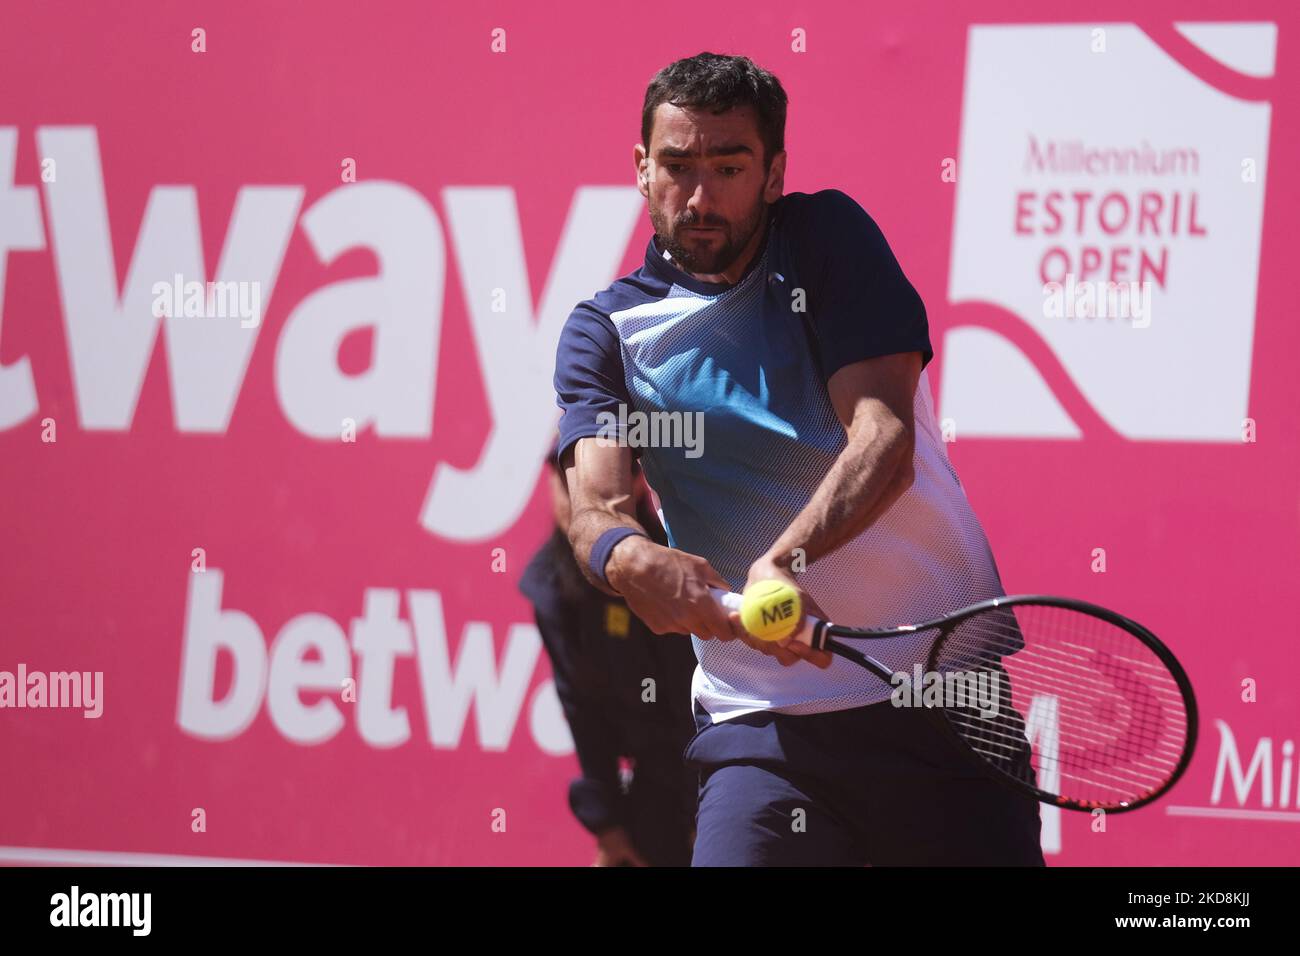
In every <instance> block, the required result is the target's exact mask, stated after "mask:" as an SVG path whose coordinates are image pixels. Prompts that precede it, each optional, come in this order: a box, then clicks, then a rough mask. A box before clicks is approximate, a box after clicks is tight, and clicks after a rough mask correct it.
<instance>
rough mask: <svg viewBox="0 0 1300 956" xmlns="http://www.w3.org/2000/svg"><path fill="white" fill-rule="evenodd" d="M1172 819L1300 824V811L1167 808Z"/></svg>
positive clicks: (1166, 810)
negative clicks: (1212, 818) (1208, 818)
mask: <svg viewBox="0 0 1300 956" xmlns="http://www.w3.org/2000/svg"><path fill="white" fill-rule="evenodd" d="M1165 813H1167V814H1168V815H1169V816H1171V817H1225V818H1227V819H1229V820H1280V821H1284V822H1286V823H1300V810H1235V809H1233V808H1232V807H1166V808H1165Z"/></svg>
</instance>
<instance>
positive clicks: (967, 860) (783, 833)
mask: <svg viewBox="0 0 1300 956" xmlns="http://www.w3.org/2000/svg"><path fill="white" fill-rule="evenodd" d="M696 726H697V727H698V728H699V730H698V732H697V733H696V735H695V737H694V738H692V740H691V742H690V744H689V745H688V746H687V748H686V753H685V757H686V760H687V762H688V764H690V765H691V766H692V767H694V768H696V769H697V770H698V771H699V777H700V799H699V808H698V810H697V813H696V824H695V825H696V834H695V849H694V855H693V858H692V861H691V864H692V865H693V866H1043V865H1044V861H1043V853H1042V849H1041V847H1040V845H1039V838H1040V822H1039V814H1038V808H1039V805H1038V801H1036V800H1034V799H1033V798H1031V797H1027V796H1021V795H1020V794H1018V793H1016V792H1015V791H1014V790H1012V789H1011V788H1010V787H1008V786H1006V785H1005V784H1002V783H999V782H998V781H997V780H994V779H992V778H991V777H990V776H989V775H988V774H986V773H985V772H984V771H982V770H981V769H980V768H979V767H978V766H976V765H973V764H971V763H969V762H968V760H967V758H964V757H962V756H961V754H960V753H958V752H957V751H956V750H955V749H954V745H953V743H952V742H951V741H949V740H947V739H945V738H944V737H943V735H942V731H940V730H939V729H938V728H937V727H935V726H933V725H932V724H931V722H930V719H929V718H928V717H927V715H926V714H925V713H924V712H922V711H920V710H916V709H910V708H905V707H895V706H894V705H893V704H892V703H891V702H890V701H883V702H881V703H879V704H872V705H871V706H869V707H857V708H853V709H851V710H839V711H831V712H829V713H824V714H810V715H805V716H793V715H789V714H777V713H773V712H771V711H760V712H757V713H752V714H745V715H743V716H741V717H734V718H732V719H730V720H726V721H722V722H719V723H717V724H710V722H709V717H708V715H707V714H704V713H703V712H702V711H701V710H700V709H699V705H698V704H697V705H696Z"/></svg>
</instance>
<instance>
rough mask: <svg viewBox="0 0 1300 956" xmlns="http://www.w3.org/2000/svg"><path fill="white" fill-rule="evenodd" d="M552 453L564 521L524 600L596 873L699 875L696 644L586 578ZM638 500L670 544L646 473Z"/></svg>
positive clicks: (538, 560) (526, 581)
mask: <svg viewBox="0 0 1300 956" xmlns="http://www.w3.org/2000/svg"><path fill="white" fill-rule="evenodd" d="M554 451H555V450H554V449H552V453H551V454H550V455H549V456H548V464H549V467H548V468H547V478H548V481H549V485H550V491H551V504H552V509H553V513H554V518H555V522H554V525H553V527H552V529H551V536H550V538H549V539H548V540H547V541H546V543H545V544H543V545H542V547H541V549H540V550H538V552H537V553H536V554H535V555H534V556H533V558H532V560H531V561H530V562H529V564H528V567H527V568H525V570H524V573H523V576H522V577H521V579H520V582H519V590H520V591H521V592H522V593H523V594H524V596H525V597H527V598H528V600H529V601H530V602H532V604H533V609H534V615H535V617H536V620H537V630H538V631H539V632H540V634H541V637H542V643H543V644H544V645H545V647H546V652H547V654H548V655H549V656H550V659H551V669H552V671H553V672H554V675H555V689H556V691H557V693H558V695H559V698H560V704H561V706H562V707H563V708H564V715H565V717H566V718H567V720H568V722H569V730H570V732H571V733H572V735H573V742H574V747H575V749H576V751H577V756H578V764H579V766H580V767H581V771H582V775H581V776H580V777H578V778H577V779H576V780H574V781H573V782H572V783H571V784H570V785H569V806H570V808H572V810H573V813H574V816H576V817H577V818H578V821H579V822H580V823H581V824H582V825H583V826H584V827H586V828H587V830H589V831H590V832H591V833H592V834H593V835H594V836H595V837H596V844H597V853H596V860H595V864H594V865H595V866H689V865H690V862H691V845H692V841H693V838H694V825H695V803H696V796H697V787H698V782H699V781H698V775H697V773H696V772H695V771H694V770H691V769H689V768H687V766H686V764H685V761H684V759H683V755H682V754H683V750H684V748H685V747H686V745H687V743H688V742H689V741H690V739H691V737H692V736H693V734H694V733H695V726H694V721H693V718H692V716H691V676H692V674H693V672H694V670H695V663H696V661H695V651H694V649H693V648H692V646H691V641H690V637H689V636H688V635H684V634H670V635H656V634H654V633H653V632H651V631H650V629H649V628H647V627H646V626H645V624H643V623H642V622H641V620H640V619H639V618H637V617H636V616H635V615H633V614H632V612H631V611H630V610H628V607H627V604H626V603H625V602H624V601H623V600H622V599H621V598H617V597H611V596H610V595H607V594H604V593H602V592H601V591H599V590H598V589H596V588H595V587H593V586H592V585H591V584H589V583H588V582H587V580H586V578H584V577H583V575H582V572H581V571H580V570H579V569H578V566H577V564H576V562H575V560H574V557H573V549H572V547H571V546H570V545H569V538H568V531H569V494H568V490H567V489H566V488H565V485H564V478H563V476H562V475H561V474H560V471H559V469H558V465H557V464H556V460H555V453H554ZM635 494H636V508H637V515H638V519H639V521H640V523H641V525H642V527H644V528H646V529H648V530H649V532H650V534H651V535H652V536H655V540H658V541H659V542H660V543H662V544H664V545H665V546H666V545H667V544H668V540H667V536H666V535H665V534H664V532H663V528H662V526H661V525H660V523H659V518H658V516H657V515H656V513H655V508H654V503H653V501H652V499H651V496H650V489H649V487H648V486H647V485H646V483H645V479H644V477H643V476H641V475H640V474H639V473H638V475H637V478H636V483H635ZM651 681H653V683H650V682H651ZM623 758H626V761H627V763H628V764H630V765H631V773H630V779H629V775H628V774H627V773H626V772H624V771H623V770H622V769H621V764H622V763H623Z"/></svg>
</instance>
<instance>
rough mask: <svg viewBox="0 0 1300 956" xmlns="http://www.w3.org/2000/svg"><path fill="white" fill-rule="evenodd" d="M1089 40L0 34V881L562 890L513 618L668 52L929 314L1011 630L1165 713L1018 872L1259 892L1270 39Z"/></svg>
mask: <svg viewBox="0 0 1300 956" xmlns="http://www.w3.org/2000/svg"><path fill="white" fill-rule="evenodd" d="M1085 12H1086V14H1087V15H1088V17H1090V18H1091V19H1088V20H1084V19H1082V17H1083V15H1084V13H1085ZM1132 16H1133V13H1132V6H1131V5H1130V4H1120V3H1089V4H1086V5H1085V6H1084V7H1083V8H1080V6H1079V5H1078V4H1067V3H1052V4H1043V5H1040V6H1037V7H1034V8H1032V10H1031V9H1029V8H1026V7H1025V5H1023V4H1020V3H1014V2H997V0H979V2H975V3H964V4H960V5H957V4H952V5H946V4H937V3H920V4H910V5H902V6H900V7H899V8H898V9H897V10H896V11H891V12H889V13H882V12H879V11H870V12H868V11H866V10H864V9H863V8H862V7H861V5H859V4H854V3H848V2H845V3H828V4H825V5H819V6H818V7H817V8H816V9H815V10H813V9H806V10H805V9H803V8H799V7H796V8H790V7H788V6H786V5H781V4H773V3H766V2H764V3H760V4H759V5H757V6H753V7H750V8H748V10H747V12H746V14H745V15H744V16H736V15H735V12H734V11H732V10H730V9H727V10H715V9H714V8H708V7H706V8H700V9H698V10H692V12H691V16H690V17H689V18H687V19H683V20H682V21H681V23H680V25H675V26H670V25H668V24H661V23H659V22H658V21H656V20H655V19H654V18H651V19H649V20H647V19H645V18H643V17H633V16H632V15H631V13H630V12H629V13H627V14H626V15H622V16H619V17H618V18H615V17H613V16H611V8H610V7H608V5H603V4H600V3H594V2H591V3H586V2H584V3H574V4H568V5H565V6H564V7H563V8H561V9H558V10H556V9H552V8H550V7H544V6H538V5H536V4H508V5H505V6H500V7H494V8H493V10H492V11H491V12H490V13H481V12H479V11H477V10H476V9H474V8H472V6H471V7H469V8H464V9H462V8H456V7H450V6H447V7H439V6H437V5H435V6H432V7H431V6H430V5H428V4H424V3H414V2H403V3H391V4H384V5H382V6H381V7H379V8H369V7H358V6H357V5H355V4H343V3H335V2H321V3H316V4H312V5H310V6H307V7H304V6H299V5H296V4H289V3H284V2H272V3H248V2H238V3H231V4H221V5H217V4H213V5H210V6H209V5H199V6H193V5H185V7H183V8H182V7H180V6H174V7H173V6H164V7H162V8H161V9H159V10H153V11H146V10H144V9H143V8H142V7H136V6H134V5H130V6H127V7H119V6H104V5H99V4H86V3H64V2H46V3H40V4H10V5H9V7H8V8H7V9H6V11H5V14H4V23H3V28H0V90H3V91H4V95H3V97H2V98H0V293H2V294H3V299H0V306H2V311H0V460H2V461H3V470H2V471H0V541H3V558H0V685H2V684H3V676H2V675H3V673H8V674H10V675H12V681H13V685H14V686H17V682H18V677H19V672H20V669H21V672H22V674H23V675H25V676H24V678H23V683H24V686H27V687H30V686H33V680H34V681H35V685H43V686H44V687H45V691H44V692H43V693H42V694H41V695H40V696H39V698H36V697H32V696H31V694H28V696H27V697H25V698H24V699H23V701H22V703H23V705H24V706H21V707H19V706H17V700H16V699H15V701H14V702H13V703H12V704H9V705H6V706H4V707H3V708H0V766H3V767H4V769H5V771H6V776H7V782H6V785H5V786H4V787H3V788H0V861H3V860H16V859H56V858H69V859H89V858H90V857H88V856H87V854H88V853H89V852H91V851H101V852H108V853H113V854H141V855H144V856H141V857H125V856H123V857H116V858H120V859H148V858H151V857H152V858H157V857H158V855H180V856H191V857H200V858H223V859H227V858H228V859H256V860H285V861H312V862H334V863H359V864H470V865H480V864H482V865H495V864H585V863H588V862H590V859H591V856H592V847H591V841H590V838H589V837H588V836H587V834H586V833H585V832H584V831H583V830H582V829H581V828H580V827H579V826H578V825H577V823H576V822H575V821H574V820H573V819H572V818H571V816H570V814H569V811H568V808H567V805H566V799H565V789H566V781H567V780H568V778H569V777H571V776H572V775H573V774H574V772H575V770H576V761H575V760H574V758H573V756H572V742H571V739H570V738H569V735H568V731H567V728H566V726H565V724H564V719H563V715H562V713H561V712H560V709H559V706H558V703H557V700H556V695H555V691H554V687H553V684H552V682H551V680H550V672H549V668H548V665H547V663H546V661H545V655H544V653H543V652H542V648H541V644H540V641H539V639H538V636H537V633H536V630H535V628H534V626H533V624H532V617H531V611H530V609H529V607H528V606H527V604H526V603H525V601H524V600H523V598H522V597H521V596H520V595H519V594H518V593H517V591H516V583H517V581H518V578H519V574H520V572H521V571H522V569H523V567H524V565H525V563H526V562H527V560H528V558H529V556H530V555H531V553H532V551H533V550H534V549H535V547H536V546H537V545H538V544H539V543H540V542H541V540H542V539H543V537H544V536H545V534H546V533H547V527H548V522H549V509H548V506H547V503H546V501H545V500H544V493H545V487H544V485H543V484H541V483H540V482H539V479H540V477H541V472H540V469H541V463H542V459H543V456H544V454H545V451H546V448H547V444H548V442H549V440H550V437H551V430H552V426H553V424H554V421H555V418H556V415H557V412H556V410H555V407H554V396H553V392H552V390H551V371H552V362H553V356H554V346H555V341H556V338H557V336H558V334H559V329H560V327H561V325H562V324H563V322H564V320H565V318H566V317H567V315H568V313H569V310H570V309H571V308H572V307H573V305H574V304H575V303H577V302H578V301H579V300H581V299H584V298H587V297H588V296H590V295H591V294H592V292H593V291H595V290H596V289H600V288H603V287H605V286H606V285H607V284H609V282H610V281H612V280H613V279H614V278H615V277H617V276H619V275H622V274H624V273H626V272H628V271H630V270H632V269H633V268H635V267H636V266H637V265H638V264H639V262H640V261H641V258H642V255H643V252H644V248H645V243H646V241H647V239H648V238H649V236H650V233H651V229H650V224H649V219H648V217H647V215H646V212H645V207H644V201H643V200H642V199H641V197H640V196H639V195H638V194H637V192H636V190H635V185H634V179H633V175H632V173H633V163H632V147H633V145H634V144H635V142H636V141H637V138H638V136H639V128H640V106H641V100H642V97H643V95H644V90H645V85H646V83H647V82H648V80H649V79H650V77H651V76H652V75H653V74H654V73H655V72H656V71H657V70H658V69H659V68H661V67H662V66H664V65H666V64H667V63H669V62H671V61H672V60H674V59H676V58H679V57H682V56H688V55H691V54H693V53H697V52H699V51H701V50H705V49H709V50H715V51H717V52H726V53H743V54H745V55H747V56H750V57H751V58H753V59H754V60H755V61H756V62H757V63H759V64H760V65H762V66H764V67H766V68H768V69H770V70H772V71H774V72H775V73H776V74H777V75H778V76H779V77H780V78H781V80H782V82H783V84H784V85H785V87H786V89H787V92H788V93H789V96H790V112H789V124H788V128H787V147H788V149H789V152H790V163H789V168H790V174H789V176H788V177H787V182H786V187H787V190H788V191H805V192H811V191H815V190H818V189H822V188H827V187H834V188H838V189H842V190H844V191H845V192H847V193H849V194H850V195H851V196H853V197H854V198H855V199H857V200H858V201H859V202H860V203H861V204H862V205H863V206H864V207H865V208H866V209H867V210H868V211H869V212H871V214H872V215H873V216H874V217H875V219H876V220H877V222H879V223H880V225H881V227H882V229H883V230H884V232H885V235H886V236H887V237H888V238H889V240H890V242H891V245H892V247H893V249H894V251H895V253H896V254H897V256H898V258H899V260H900V262H901V263H902V264H903V267H904V269H905V270H906V271H907V273H908V276H909V278H910V279H911V280H912V282H913V283H914V284H915V285H916V287H917V289H918V291H920V293H921V295H922V296H923V298H924V299H925V301H926V303H927V307H928V310H929V316H930V322H931V336H932V341H933V343H934V346H935V350H936V357H935V360H934V362H933V365H932V367H931V369H930V380H931V383H932V386H933V388H934V391H935V402H936V408H937V410H938V415H939V417H940V419H941V423H942V424H943V426H944V428H945V434H946V435H947V436H948V437H949V439H950V442H951V444H950V445H949V454H950V456H951V458H952V460H953V462H954V464H955V466H956V468H957V470H958V472H959V474H960V475H961V479H962V482H963V485H964V487H965V488H966V491H967V494H968V495H969V497H970V499H971V501H972V503H973V505H974V507H975V510H976V512H977V513H978V515H979V516H980V518H981V520H982V522H983V524H984V527H985V529H986V531H987V533H988V537H989V540H990V542H991V544H992V547H993V550H994V553H995V555H996V557H997V560H998V564H999V568H1000V570H1001V572H1002V576H1003V581H1004V583H1005V585H1006V587H1007V589H1008V591H1010V592H1012V593H1026V592H1030V593H1049V594H1063V595H1069V596H1073V597H1079V598H1083V599H1086V600H1091V601H1094V602H1096V603H1099V604H1102V605H1105V606H1107V607H1112V608H1114V609H1116V610H1118V611H1120V612H1121V613H1123V614H1126V615H1128V616H1130V617H1132V618H1134V619H1136V620H1138V621H1140V622H1142V623H1143V624H1145V625H1146V626H1147V627H1149V628H1151V629H1152V630H1153V631H1154V632H1155V633H1156V634H1158V635H1160V636H1161V637H1162V638H1163V639H1164V640H1165V641H1166V643H1168V644H1169V645H1170V647H1171V648H1172V649H1173V650H1174V652H1175V653H1176V654H1177V655H1178V656H1179V658H1180V659H1181V660H1182V661H1183V662H1184V664H1185V665H1186V667H1187V669H1188V671H1189V673H1190V675H1191V678H1192V681H1193V684H1194V686H1195V688H1196V691H1197V695H1198V700H1199V703H1200V710H1201V733H1200V742H1199V745H1198V748H1197V752H1196V756H1195V759H1194V760H1193V762H1192V765H1191V767H1190V769H1189V771H1188V772H1187V774H1186V776H1185V777H1184V778H1183V780H1182V781H1181V782H1180V783H1179V785H1178V786H1177V787H1175V789H1174V790H1173V791H1172V792H1171V793H1170V794H1168V795H1166V796H1165V797H1164V798H1163V799H1162V800H1161V801H1159V802H1158V803H1156V804H1154V805H1152V806H1150V807H1148V808H1146V809H1144V810H1141V811H1139V812H1137V813H1135V814H1132V815H1127V816H1114V817H1112V818H1111V819H1109V820H1106V821H1104V828H1103V827H1102V826H1101V825H1100V824H1099V823H1098V822H1097V821H1094V820H1093V819H1091V818H1089V817H1088V816H1087V815H1084V814H1065V815H1061V814H1059V813H1057V812H1055V811H1050V810H1046V809H1045V810H1044V837H1043V839H1044V849H1045V851H1046V853H1047V859H1048V862H1049V864H1088V865H1093V864H1138V865H1143V864H1255V863H1259V864H1285V863H1294V862H1295V860H1296V859H1297V855H1298V853H1300V826H1298V825H1297V824H1300V797H1298V794H1297V790H1298V788H1300V772H1297V771H1296V770H1295V768H1294V766H1293V764H1294V740H1295V736H1296V734H1297V732H1300V698H1298V696H1297V693H1296V691H1295V690H1294V689H1293V688H1292V687H1291V686H1290V683H1289V680H1288V679H1287V676H1286V675H1287V674H1288V673H1289V670H1290V669H1291V668H1292V667H1293V666H1294V664H1295V662H1296V653H1295V649H1294V648H1295V641H1296V639H1297V635H1296V627H1295V625H1294V623H1293V615H1292V613H1291V604H1292V600H1293V597H1294V595H1295V592H1296V580H1297V567H1300V508H1298V507H1297V500H1298V498H1297V492H1298V488H1297V480H1296V475H1297V474H1298V473H1300V423H1298V421H1297V416H1296V409H1297V408H1298V407H1300V394H1298V391H1297V388H1298V387H1297V381H1298V377H1297V376H1296V374H1295V371H1294V368H1295V364H1296V363H1295V356H1296V355H1297V352H1298V351H1300V332H1298V331H1297V326H1296V323H1295V322H1294V320H1293V317H1292V312H1293V305H1294V303H1295V302H1296V301H1297V298H1298V297H1300V281H1298V278H1297V277H1298V276H1300V272H1297V270H1296V269H1295V267H1294V265H1293V261H1294V260H1295V258H1296V257H1297V255H1300V244H1298V243H1297V241H1296V239H1295V238H1294V236H1293V234H1292V230H1291V228H1290V219H1291V217H1292V214H1293V211H1294V210H1295V209H1296V208H1297V207H1300V202H1298V201H1297V200H1298V199H1300V196H1298V195H1297V186H1296V184H1295V177H1294V176H1288V175H1287V174H1286V173H1285V171H1286V170H1288V169H1292V168H1295V167H1296V166H1297V165H1298V164H1300V139H1298V134H1297V129H1298V128H1300V126H1298V124H1297V123H1296V122H1295V112H1296V109H1297V107H1300V83H1297V82H1296V80H1295V77H1294V75H1293V74H1294V72H1295V63H1296V56H1295V55H1294V52H1293V46H1294V36H1295V32H1294V31H1295V30H1296V28H1297V27H1298V26H1300V16H1297V12H1296V10H1295V9H1294V8H1293V7H1292V6H1291V5H1289V4H1283V3H1263V2H1249V0H1245V2H1235V3H1227V2H1220V3H1169V2H1159V3H1152V4H1147V5H1144V7H1143V11H1142V19H1141V20H1139V21H1137V22H1134V21H1133V19H1132ZM1288 75H1291V76H1292V79H1291V80H1289V81H1288V80H1287V79H1286V77H1287V76H1288ZM1274 170H1276V174H1275V173H1274ZM1054 282H1055V283H1060V284H1061V289H1052V288H1049V286H1050V285H1051V284H1052V283H1054ZM1105 282H1111V283H1116V284H1121V285H1125V286H1127V284H1128V283H1130V282H1131V283H1135V285H1133V286H1132V292H1133V294H1134V296H1136V298H1135V299H1134V300H1133V302H1130V303H1129V305H1130V306H1133V303H1134V302H1136V303H1138V304H1139V307H1134V308H1133V310H1132V311H1133V315H1131V316H1130V317H1128V318H1126V319H1122V320H1119V319H1116V318H1115V317H1114V316H1107V315H1105V314H1104V313H1103V312H1101V311H1099V310H1098V305H1099V304H1100V303H1098V302H1094V303H1093V304H1092V305H1091V306H1080V299H1079V298H1077V297H1076V295H1075V292H1076V288H1077V283H1085V284H1087V283H1092V285H1089V286H1087V287H1088V288H1094V287H1096V288H1100V286H1099V285H1098V284H1099V283H1105ZM209 283H212V285H209ZM1058 293H1059V294H1058ZM1090 310H1091V311H1090ZM72 672H76V673H77V674H79V675H81V678H79V680H78V681H77V686H73V684H72V681H71V679H70V678H63V679H60V678H58V677H55V678H53V679H52V680H51V679H50V677H49V675H57V674H68V673H72ZM33 675H41V677H40V678H39V679H34V678H33ZM349 687H352V688H354V691H353V692H352V693H351V694H349V692H348V688H349ZM341 689H342V690H341ZM2 691H3V687H2V686H0V692H2ZM28 703H31V704H33V706H31V707H29V706H26V705H27V704H28ZM59 703H62V704H69V706H52V705H53V704H59ZM71 704H77V706H71ZM54 851H69V852H68V853H66V854H64V856H62V857H60V856H59V854H57V853H55V852H54Z"/></svg>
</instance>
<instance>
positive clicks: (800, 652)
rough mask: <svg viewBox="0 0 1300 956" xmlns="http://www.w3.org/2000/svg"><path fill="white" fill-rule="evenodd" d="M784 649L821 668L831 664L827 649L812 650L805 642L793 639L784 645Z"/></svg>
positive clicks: (823, 668)
mask: <svg viewBox="0 0 1300 956" xmlns="http://www.w3.org/2000/svg"><path fill="white" fill-rule="evenodd" d="M786 650H788V651H790V653H792V654H794V655H796V656H797V657H798V658H799V659H800V660H802V661H807V662H808V663H810V664H815V665H816V666H818V667H820V668H821V669H822V670H825V669H826V668H828V667H830V666H831V654H830V652H829V651H817V650H813V649H812V648H811V647H809V646H808V645H807V644H804V643H802V642H800V641H794V640H791V642H790V643H789V644H787V645H786Z"/></svg>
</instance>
